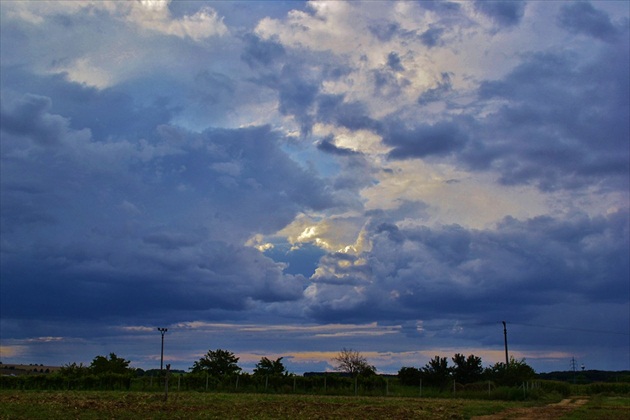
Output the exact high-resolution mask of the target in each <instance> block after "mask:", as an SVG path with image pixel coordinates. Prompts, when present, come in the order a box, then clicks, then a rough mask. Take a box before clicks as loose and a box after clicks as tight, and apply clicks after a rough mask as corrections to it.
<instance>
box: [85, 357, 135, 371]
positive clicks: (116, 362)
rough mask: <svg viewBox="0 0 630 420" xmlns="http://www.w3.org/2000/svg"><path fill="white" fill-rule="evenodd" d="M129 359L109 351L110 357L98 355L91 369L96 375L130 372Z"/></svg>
mask: <svg viewBox="0 0 630 420" xmlns="http://www.w3.org/2000/svg"><path fill="white" fill-rule="evenodd" d="M129 363H131V362H130V361H129V360H125V359H123V358H122V357H118V356H116V354H115V353H109V359H108V358H107V357H105V356H96V357H95V358H94V360H92V363H91V364H90V367H89V369H90V371H91V372H92V373H94V374H96V375H101V374H103V373H129V372H130V371H131V369H130V368H129Z"/></svg>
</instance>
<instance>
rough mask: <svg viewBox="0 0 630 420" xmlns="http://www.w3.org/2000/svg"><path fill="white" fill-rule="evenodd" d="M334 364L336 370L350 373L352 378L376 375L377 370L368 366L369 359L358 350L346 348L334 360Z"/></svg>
mask: <svg viewBox="0 0 630 420" xmlns="http://www.w3.org/2000/svg"><path fill="white" fill-rule="evenodd" d="M333 362H334V363H335V369H336V370H338V371H340V372H345V373H349V374H351V375H352V376H357V375H364V376H369V375H374V374H376V368H375V367H374V366H372V365H370V364H368V362H367V359H366V358H365V357H364V356H363V355H361V353H359V352H358V351H356V350H352V349H346V348H345V347H344V348H343V349H341V351H340V352H339V354H338V355H337V357H335V358H334V359H333Z"/></svg>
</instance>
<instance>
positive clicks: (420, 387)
mask: <svg viewBox="0 0 630 420" xmlns="http://www.w3.org/2000/svg"><path fill="white" fill-rule="evenodd" d="M420 397H422V378H420Z"/></svg>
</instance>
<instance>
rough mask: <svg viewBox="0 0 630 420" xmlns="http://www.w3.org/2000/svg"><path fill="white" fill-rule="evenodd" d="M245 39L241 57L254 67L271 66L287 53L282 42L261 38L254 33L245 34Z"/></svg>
mask: <svg viewBox="0 0 630 420" xmlns="http://www.w3.org/2000/svg"><path fill="white" fill-rule="evenodd" d="M244 41H245V47H244V51H243V53H242V54H241V58H242V59H243V61H245V62H246V63H247V64H248V65H249V66H250V67H252V68H255V67H257V66H269V65H271V64H272V63H274V62H275V61H277V60H278V59H279V58H281V57H283V56H284V55H285V50H284V47H283V46H282V44H279V43H277V42H274V41H269V40H263V39H260V38H259V37H258V36H256V35H254V34H247V35H245V37H244Z"/></svg>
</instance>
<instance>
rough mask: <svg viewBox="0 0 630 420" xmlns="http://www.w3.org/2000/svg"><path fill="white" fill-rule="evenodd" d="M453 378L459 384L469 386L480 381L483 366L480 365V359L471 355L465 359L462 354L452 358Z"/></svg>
mask: <svg viewBox="0 0 630 420" xmlns="http://www.w3.org/2000/svg"><path fill="white" fill-rule="evenodd" d="M452 360H453V363H454V364H455V366H453V378H454V379H455V381H457V382H459V383H461V384H471V383H474V382H479V381H481V380H482V376H483V366H482V365H481V357H477V356H475V355H473V354H471V355H470V356H468V357H465V356H464V355H463V354H460V353H457V354H455V356H453V358H452Z"/></svg>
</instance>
